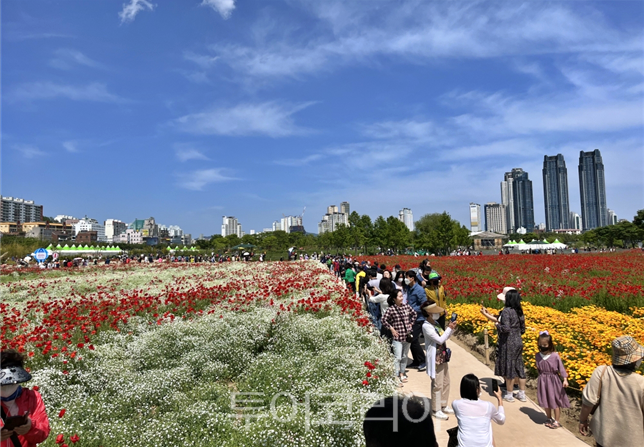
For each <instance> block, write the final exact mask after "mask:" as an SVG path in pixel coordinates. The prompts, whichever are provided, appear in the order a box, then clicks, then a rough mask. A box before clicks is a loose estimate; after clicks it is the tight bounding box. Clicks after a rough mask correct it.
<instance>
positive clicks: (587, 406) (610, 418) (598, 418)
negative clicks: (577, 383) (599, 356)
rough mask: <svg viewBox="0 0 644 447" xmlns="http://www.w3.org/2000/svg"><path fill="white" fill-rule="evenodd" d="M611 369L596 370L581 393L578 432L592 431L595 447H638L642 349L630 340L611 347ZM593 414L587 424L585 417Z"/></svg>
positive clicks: (643, 399)
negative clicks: (636, 371)
mask: <svg viewBox="0 0 644 447" xmlns="http://www.w3.org/2000/svg"><path fill="white" fill-rule="evenodd" d="M612 347H613V355H612V357H613V359H612V360H613V365H612V366H608V365H601V366H598V367H597V368H595V371H593V374H592V376H591V377H590V380H589V381H588V384H587V385H586V387H585V388H584V391H583V393H582V407H581V414H580V415H579V432H580V433H581V434H582V435H584V436H588V434H589V430H588V428H589V427H590V429H591V430H592V433H593V435H594V436H595V441H596V442H597V447H602V446H603V447H613V446H619V447H641V445H642V442H643V441H642V440H643V439H644V377H642V376H640V375H639V374H635V370H636V369H638V368H639V367H640V366H641V365H642V358H643V357H644V346H642V345H640V344H639V343H637V342H636V341H635V339H634V338H633V337H631V336H623V337H619V338H616V339H615V340H613V343H612ZM593 409H594V410H595V411H594V414H593V417H592V419H591V420H590V424H589V422H588V417H589V416H590V414H591V413H592V412H593Z"/></svg>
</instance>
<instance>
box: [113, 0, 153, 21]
mask: <svg viewBox="0 0 644 447" xmlns="http://www.w3.org/2000/svg"><path fill="white" fill-rule="evenodd" d="M155 7H156V5H155V4H153V3H152V2H149V1H148V0H130V2H129V3H123V9H122V10H121V12H119V17H120V18H121V24H123V23H126V22H132V21H134V18H135V17H136V15H137V14H138V13H139V12H141V11H143V10H144V9H146V8H147V9H149V10H150V11H152V10H154V8H155Z"/></svg>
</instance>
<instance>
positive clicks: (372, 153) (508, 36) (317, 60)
mask: <svg viewBox="0 0 644 447" xmlns="http://www.w3.org/2000/svg"><path fill="white" fill-rule="evenodd" d="M642 23H644V2H639V1H623V2H619V1H612V2H590V1H565V2H538V1H530V2H526V3H520V2H515V1H500V2H475V1H467V2H456V1H436V2H429V1H410V2H401V1H392V2H389V1H384V0H383V1H378V0H375V1H336V0H327V1H324V2H321V1H315V0H310V1H309V0H287V1H276V0H275V1H271V0H263V1H251V0H183V1H163V0H157V1H156V2H155V1H152V0H149V1H148V0H127V1H125V0H118V1H109V0H101V1H98V0H96V1H89V0H61V1H32V0H6V1H3V2H2V194H3V195H9V196H17V197H23V198H26V199H32V200H35V201H36V202H37V203H39V204H42V205H44V209H45V214H46V215H56V214H70V215H75V216H79V217H80V216H84V215H88V216H90V217H94V218H96V219H98V220H101V221H102V220H105V219H108V218H117V219H121V220H123V221H127V222H130V221H132V220H133V219H134V218H135V217H136V218H146V217H149V216H154V217H155V218H156V220H157V221H158V222H161V223H164V224H166V225H170V224H177V225H180V226H181V227H182V228H183V229H184V230H185V231H187V232H191V233H192V234H193V235H199V234H205V235H210V234H213V233H219V231H220V225H221V216H222V215H224V214H225V215H234V216H236V217H237V218H238V219H239V221H240V222H241V223H242V225H243V228H244V230H245V231H248V230H250V229H255V230H258V231H259V230H261V229H262V228H264V227H269V226H270V224H271V222H272V221H273V220H276V219H278V218H280V217H281V216H282V213H284V214H287V215H289V214H299V213H300V212H301V211H302V209H303V207H305V206H306V207H307V208H306V214H305V216H304V225H305V228H306V229H307V230H308V231H312V232H317V222H318V221H319V220H320V218H321V217H322V215H323V214H324V212H325V209H326V206H327V205H330V204H336V205H339V204H340V202H342V201H345V200H346V201H349V202H350V203H351V207H352V209H353V210H356V211H358V212H359V213H361V214H369V215H371V216H372V217H373V218H375V217H376V216H378V215H384V216H389V215H397V213H398V211H399V210H400V209H402V208H403V207H408V208H411V209H412V210H413V212H414V217H415V218H416V219H417V218H419V217H420V216H421V215H423V214H425V213H431V212H442V211H443V210H446V211H448V212H449V213H450V214H451V215H452V216H453V217H454V218H456V219H458V220H460V221H461V222H462V223H464V224H466V225H469V223H468V222H469V214H468V205H469V202H477V203H480V204H484V203H486V202H490V201H496V202H499V201H500V187H499V182H500V181H501V180H502V179H503V174H504V172H506V171H509V170H510V169H512V168H514V167H521V168H523V169H524V170H526V171H528V173H529V174H530V178H531V179H532V180H533V186H534V197H535V220H536V222H543V221H544V209H543V185H542V180H541V176H542V174H541V168H542V164H543V156H544V155H555V154H557V153H561V154H563V155H564V157H565V160H566V164H567V167H568V179H569V190H570V202H571V203H570V207H571V210H575V211H577V212H579V211H580V205H579V180H578V175H577V165H578V159H579V151H580V150H584V151H589V150H593V149H596V148H598V149H600V150H601V151H602V155H603V158H604V163H605V168H606V188H607V201H608V206H609V208H611V209H613V210H615V211H616V212H617V214H618V215H619V217H620V218H622V217H624V218H628V219H629V220H630V219H632V217H633V215H634V214H635V212H636V210H637V209H640V208H643V207H644V132H643V130H644V31H643V28H642Z"/></svg>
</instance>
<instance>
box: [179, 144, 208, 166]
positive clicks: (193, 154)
mask: <svg viewBox="0 0 644 447" xmlns="http://www.w3.org/2000/svg"><path fill="white" fill-rule="evenodd" d="M174 152H175V155H176V156H177V158H178V159H179V161H181V162H186V161H188V160H210V158H208V157H207V156H206V155H205V154H204V153H203V152H201V151H200V150H199V149H196V148H195V147H193V146H192V145H190V144H184V143H177V144H175V145H174Z"/></svg>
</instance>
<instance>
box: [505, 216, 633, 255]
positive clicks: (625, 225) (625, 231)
mask: <svg viewBox="0 0 644 447" xmlns="http://www.w3.org/2000/svg"><path fill="white" fill-rule="evenodd" d="M510 239H512V240H515V241H518V240H520V239H523V240H524V241H525V242H530V241H532V240H533V239H537V240H544V239H545V240H547V241H548V242H554V241H555V239H558V240H559V242H563V243H564V244H566V245H570V246H576V247H580V248H581V247H598V248H599V247H617V248H633V247H635V246H637V244H638V243H639V242H641V241H642V240H644V210H639V211H638V212H637V214H636V215H635V217H634V218H633V221H632V222H628V221H622V222H618V223H616V224H614V225H607V226H605V227H599V228H595V229H594V230H589V231H585V232H583V233H582V234H559V233H541V234H536V233H528V234H518V233H515V234H511V235H510Z"/></svg>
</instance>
